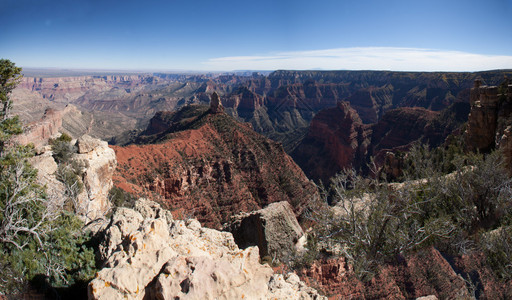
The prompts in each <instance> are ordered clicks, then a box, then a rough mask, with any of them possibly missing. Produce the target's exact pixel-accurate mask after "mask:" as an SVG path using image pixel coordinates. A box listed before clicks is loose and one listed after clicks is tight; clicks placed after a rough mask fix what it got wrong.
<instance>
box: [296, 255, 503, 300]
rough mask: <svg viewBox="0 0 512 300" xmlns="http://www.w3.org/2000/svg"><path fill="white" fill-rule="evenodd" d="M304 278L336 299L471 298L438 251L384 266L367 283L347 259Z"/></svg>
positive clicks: (324, 264) (317, 266)
mask: <svg viewBox="0 0 512 300" xmlns="http://www.w3.org/2000/svg"><path fill="white" fill-rule="evenodd" d="M300 276H301V278H302V280H304V281H305V282H307V283H308V284H309V285H310V286H314V287H315V288H317V289H318V290H321V291H323V292H324V293H326V294H327V295H329V296H330V297H332V298H334V299H415V298H418V297H422V296H427V295H436V296H437V297H438V298H439V299H469V297H470V293H469V291H468V290H467V287H466V283H465V281H464V279H463V278H462V277H461V276H460V275H459V274H457V273H456V272H455V270H454V269H453V268H452V266H451V265H450V264H449V263H448V261H447V260H446V259H445V258H444V257H443V256H442V255H441V253H439V251H437V250H436V249H434V248H430V249H426V250H422V251H419V252H417V253H415V254H411V255H408V256H407V257H406V258H405V259H404V261H402V262H401V263H396V264H388V265H384V266H382V268H381V270H380V271H379V272H378V274H377V275H376V276H375V277H374V278H373V279H372V280H371V281H369V282H366V283H363V282H361V281H359V280H357V278H356V277H355V276H354V273H353V270H352V269H351V268H350V266H349V265H348V264H347V263H346V262H345V260H344V259H343V258H339V259H329V260H324V261H317V262H315V263H313V265H312V266H311V267H310V268H307V269H303V270H302V271H301V273H300ZM503 290H504V289H501V290H500V291H496V294H493V295H496V296H498V297H497V298H489V299H498V298H502V296H503V295H504V294H503ZM505 290H506V289H505ZM505 295H506V294H505ZM500 296H501V297H500Z"/></svg>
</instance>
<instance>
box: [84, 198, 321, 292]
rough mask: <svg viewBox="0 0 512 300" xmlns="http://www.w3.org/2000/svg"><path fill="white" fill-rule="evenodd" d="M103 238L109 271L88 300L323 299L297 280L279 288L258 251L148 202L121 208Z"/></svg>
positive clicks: (92, 286)
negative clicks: (177, 299) (239, 244)
mask: <svg viewBox="0 0 512 300" xmlns="http://www.w3.org/2000/svg"><path fill="white" fill-rule="evenodd" d="M143 216H144V217H143ZM103 235H104V239H103V241H102V243H101V245H100V247H99V251H100V253H99V254H100V257H101V258H102V259H103V260H104V263H105V267H104V268H103V269H102V270H101V271H100V272H98V274H97V276H96V278H95V279H94V280H93V281H92V282H91V283H90V284H89V290H88V292H89V299H123V298H124V299H176V297H179V299H269V298H277V299H285V298H286V299H320V298H321V297H320V296H318V294H317V293H316V291H315V290H313V289H311V288H309V287H306V286H305V285H304V283H303V282H301V281H300V280H299V278H298V277H297V276H296V275H286V276H285V277H282V281H283V283H279V284H277V282H279V281H280V279H278V278H277V277H275V275H274V276H273V275H272V273H273V271H272V269H271V268H270V267H269V266H268V265H261V264H260V263H259V259H260V258H259V255H258V248H257V247H249V248H247V249H245V250H240V249H238V247H237V245H236V244H235V242H234V240H233V236H232V235H231V234H230V233H228V232H221V231H217V230H214V229H209V228H203V227H201V224H200V223H199V222H198V221H197V220H187V221H181V220H179V221H174V220H172V218H169V216H168V214H166V213H165V211H164V210H162V209H161V208H160V206H159V205H158V204H156V203H153V202H151V201H149V200H144V199H142V200H138V201H137V202H136V204H135V209H128V208H120V209H118V210H117V211H116V212H115V213H114V214H113V216H112V218H111V221H110V225H109V226H108V227H107V228H106V230H105V231H104V232H103ZM279 276H281V275H279ZM274 281H276V283H273V282H274ZM322 299H323V298H322Z"/></svg>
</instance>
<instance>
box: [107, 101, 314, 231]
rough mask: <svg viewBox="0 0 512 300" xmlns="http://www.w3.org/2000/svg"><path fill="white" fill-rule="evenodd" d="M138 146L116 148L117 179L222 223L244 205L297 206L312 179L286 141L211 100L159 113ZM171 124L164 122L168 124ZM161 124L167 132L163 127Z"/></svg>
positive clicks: (213, 222)
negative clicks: (213, 107) (213, 106)
mask: <svg viewBox="0 0 512 300" xmlns="http://www.w3.org/2000/svg"><path fill="white" fill-rule="evenodd" d="M157 117H158V118H159V120H158V121H154V122H153V121H152V122H150V124H152V126H154V125H156V127H148V129H147V130H146V132H145V133H146V134H142V135H140V136H138V137H137V138H136V139H135V141H136V143H137V144H138V145H128V146H125V147H114V150H115V151H116V154H117V159H118V161H119V167H118V169H117V175H116V176H115V181H116V186H118V187H120V188H122V189H124V190H126V191H128V192H131V193H134V194H138V193H143V192H146V193H148V192H149V194H152V195H153V197H155V199H158V198H159V197H161V200H159V201H161V203H164V204H165V205H166V206H167V207H169V208H171V209H173V210H177V211H181V212H183V213H185V214H190V215H194V216H195V217H196V218H198V220H199V221H200V222H202V223H203V224H205V225H208V226H212V227H217V228H218V227H220V226H221V224H222V223H224V222H226V221H227V220H228V218H229V217H230V216H231V215H233V214H236V213H239V212H241V211H246V212H247V211H252V210H257V209H260V208H262V207H265V206H266V205H268V204H270V203H272V202H278V201H288V202H289V203H290V204H291V205H292V207H293V208H294V210H295V212H296V213H300V211H301V209H302V206H303V204H304V203H306V202H307V201H308V200H309V199H310V198H311V197H313V195H314V194H315V193H316V188H315V186H314V185H313V184H312V183H311V182H310V181H309V180H308V179H307V177H306V176H305V175H304V173H303V172H302V170H301V169H300V168H299V167H298V166H297V165H296V164H295V163H294V162H293V160H292V159H291V158H290V157H289V156H288V155H287V154H286V153H285V152H284V150H283V148H282V146H281V145H279V144H277V143H276V142H273V141H271V140H269V139H267V138H265V137H263V136H261V135H259V134H257V133H255V132H254V131H253V130H252V128H251V127H250V125H247V124H243V123H239V122H237V121H235V120H234V119H233V118H232V117H229V116H228V115H226V114H223V113H218V114H211V113H209V112H208V107H206V106H187V107H185V108H183V109H182V110H180V111H178V112H176V113H166V114H163V113H162V114H158V116H157ZM163 124H167V128H166V127H165V126H163ZM162 130H163V131H162Z"/></svg>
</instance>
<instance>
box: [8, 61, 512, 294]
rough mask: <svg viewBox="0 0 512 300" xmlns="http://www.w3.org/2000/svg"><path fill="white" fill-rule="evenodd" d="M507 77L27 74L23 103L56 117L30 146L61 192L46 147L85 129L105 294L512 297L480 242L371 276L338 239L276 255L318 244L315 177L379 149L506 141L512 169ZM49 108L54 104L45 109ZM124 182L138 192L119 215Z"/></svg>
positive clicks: (416, 257)
mask: <svg viewBox="0 0 512 300" xmlns="http://www.w3.org/2000/svg"><path fill="white" fill-rule="evenodd" d="M506 74H509V72H507V71H503V72H499V71H496V72H481V73H405V72H402V73H399V72H365V71H361V72H359V71H358V72H348V71H347V72H343V71H340V72H316V71H315V72H313V71H311V72H309V71H303V72H300V71H276V72H273V73H271V74H269V75H268V76H262V75H260V74H251V75H249V76H219V77H202V76H194V77H192V79H191V77H186V78H181V77H171V76H169V77H168V76H164V75H162V74H161V75H158V76H156V75H137V76H88V77H80V78H75V79H65V78H46V79H40V80H35V79H34V80H33V79H29V78H26V79H25V81H24V82H23V83H22V84H21V85H20V87H19V88H18V90H17V91H16V93H14V95H15V96H17V97H20V101H19V103H17V106H16V107H15V110H17V111H18V112H24V110H27V109H28V108H29V107H30V106H31V105H33V107H34V109H35V110H34V113H33V114H34V116H36V115H40V116H42V118H41V120H40V121H38V122H32V123H31V124H30V125H29V126H27V128H26V132H25V134H23V135H20V136H19V137H17V139H18V140H17V142H19V143H23V144H26V143H33V144H34V146H35V148H36V152H37V154H38V155H36V156H35V157H34V159H33V160H32V163H33V164H34V166H35V167H36V168H38V169H39V180H40V183H42V184H46V185H47V187H48V188H49V191H50V192H51V193H53V194H58V193H59V191H61V190H63V189H64V187H62V186H61V185H62V184H61V183H59V182H58V180H57V179H56V178H55V172H56V168H57V165H56V163H55V161H54V159H53V157H52V155H53V154H52V153H51V151H50V150H51V149H49V147H48V146H47V144H48V142H49V140H50V139H51V138H55V137H57V136H58V135H59V134H60V133H59V132H64V133H67V134H69V135H71V136H72V137H74V138H75V139H74V140H73V141H72V144H73V145H76V151H75V152H74V153H73V156H72V157H73V160H76V161H80V162H83V165H84V166H85V167H84V170H83V173H82V175H81V176H82V177H81V178H80V180H81V182H83V183H84V186H85V189H84V191H83V192H82V195H81V196H80V197H79V199H80V200H79V202H80V203H81V204H80V207H81V208H80V209H79V210H78V212H77V214H78V215H80V217H81V218H82V219H83V220H85V222H86V223H88V225H87V226H88V227H87V228H89V229H92V231H93V232H94V234H95V235H96V238H97V239H98V240H99V241H100V246H99V250H98V252H97V255H99V257H100V258H101V259H100V260H101V263H102V266H101V271H99V272H98V275H97V277H96V278H95V279H94V280H93V281H92V282H91V283H90V284H89V298H90V299H108V298H112V297H121V296H126V297H128V298H133V299H142V298H143V297H144V296H147V297H163V298H165V299H167V298H170V297H183V298H187V297H189V298H197V297H221V298H222V297H224V298H230V297H242V296H244V297H260V298H265V297H271V296H272V297H276V298H278V299H285V298H292V299H295V298H297V299H298V298H300V299H309V298H312V299H323V298H322V296H320V295H319V294H318V292H317V291H316V290H314V289H313V288H311V287H314V288H316V289H317V290H318V291H320V292H321V293H324V294H326V295H331V296H334V297H353V298H361V299H365V298H396V299H409V298H419V297H422V296H428V295H436V296H437V297H439V298H441V299H443V298H457V297H458V298H467V297H470V296H471V293H475V291H476V292H477V293H480V294H481V295H485V296H486V297H488V298H493V297H501V296H503V295H509V294H510V293H511V291H510V289H509V288H508V287H509V285H508V281H499V280H497V279H496V277H495V276H494V275H493V273H492V270H490V269H489V266H488V265H487V264H486V262H485V259H486V258H485V257H484V256H483V254H482V253H481V252H474V253H472V254H468V255H462V256H449V255H447V254H445V253H442V252H441V251H440V250H438V249H436V248H435V247H430V248H425V249H421V250H419V251H416V252H414V253H409V254H407V255H405V256H403V257H400V261H399V263H389V264H384V265H383V266H382V268H381V269H380V273H379V274H378V275H376V276H375V277H374V278H372V280H371V281H370V282H364V281H361V280H359V279H357V278H356V276H355V274H354V272H353V271H354V270H353V269H352V267H351V266H350V264H348V263H347V261H345V259H344V258H343V257H337V258H335V257H331V256H330V254H329V253H331V252H330V251H332V249H328V248H326V249H322V250H321V252H322V251H323V252H322V253H323V254H322V255H324V257H323V259H317V260H315V261H313V262H312V263H311V264H310V265H306V266H305V267H303V268H299V269H295V273H296V274H294V273H293V272H292V273H288V272H283V274H276V270H277V269H278V268H275V269H274V270H273V269H272V268H271V267H269V265H267V264H262V262H263V261H264V260H269V257H270V262H268V264H271V263H273V262H274V261H279V262H281V263H282V262H284V261H286V260H287V259H289V257H290V256H293V255H296V253H301V252H300V251H307V247H308V245H307V244H306V242H305V241H306V239H307V237H308V235H309V234H311V236H313V235H314V234H312V233H311V232H310V231H308V228H307V227H306V226H307V224H308V222H310V220H309V221H308V219H307V208H308V204H309V202H311V200H312V199H318V197H320V196H321V195H320V193H319V192H318V189H317V186H316V184H315V183H314V182H313V181H312V180H310V179H313V180H315V181H317V182H320V181H321V182H324V183H327V182H329V179H330V178H331V176H333V175H335V174H336V173H337V172H339V171H340V170H342V169H344V168H355V169H356V170H358V171H360V172H361V174H368V163H369V162H370V158H372V157H373V158H375V162H376V163H377V165H378V167H382V166H383V165H384V162H385V161H386V160H388V158H389V157H390V156H389V155H390V153H391V154H393V153H400V152H406V151H407V150H408V149H409V147H411V145H412V144H414V143H417V142H421V143H426V144H429V145H430V146H431V147H437V146H439V145H442V144H443V143H444V142H445V140H446V138H447V137H449V136H450V135H453V134H455V135H462V136H463V137H464V138H465V141H466V143H467V146H468V149H469V150H478V151H481V152H489V151H490V150H493V149H501V150H502V151H504V154H505V159H506V163H507V164H508V166H510V164H511V163H510V162H511V161H512V158H511V157H512V155H510V153H512V148H511V147H512V146H511V145H512V142H510V141H511V139H510V134H511V132H512V129H511V126H512V125H511V124H512V123H511V122H512V115H511V113H512V109H511V107H512V105H511V103H512V98H511V95H512V90H511V86H512V85H509V84H508V82H507V81H503V76H504V75H506ZM189 79H190V80H191V81H190V82H186V83H184V82H180V80H181V81H186V80H189ZM475 79H477V80H476V81H475ZM482 81H485V82H486V83H487V84H489V85H492V84H498V85H499V86H498V87H494V86H485V85H483V84H482V83H481V82H482ZM501 82H503V83H502V84H500V83H501ZM471 86H472V88H471ZM23 97H27V98H23ZM30 97H33V98H30ZM29 98H30V99H32V100H30V99H29ZM30 101H34V103H33V104H31V102H30ZM206 103H210V106H207V105H204V104H206ZM45 105H48V106H50V107H51V108H49V109H48V108H45V109H44V110H43V109H40V108H42V107H45ZM26 118H28V114H26ZM31 118H32V117H31ZM120 119H122V120H123V121H122V122H120V123H117V124H116V122H118V121H119V120H120ZM466 121H467V122H468V123H467V127H464V123H465V122H466ZM89 134H90V135H91V136H96V137H98V136H99V137H103V138H105V139H109V140H110V142H111V143H113V144H116V145H110V146H107V144H106V142H102V141H100V140H97V139H95V138H93V137H91V136H89ZM113 185H114V186H115V187H116V188H117V189H119V190H121V191H123V193H126V194H130V195H131V197H134V198H139V200H136V201H134V203H120V204H121V205H126V206H130V207H129V208H128V207H117V208H114V209H113V211H111V208H112V205H113V204H112V203H111V202H110V201H111V200H112V198H111V196H112V195H109V194H108V192H109V190H110V188H111V187H112V186H113ZM141 197H144V198H148V199H150V200H148V199H143V198H141ZM118 204H119V203H118ZM177 219H183V221H181V220H177ZM297 220H298V221H297ZM299 224H300V225H299ZM301 225H302V226H303V228H301ZM215 229H224V230H228V231H230V232H231V233H227V232H221V231H217V230H215ZM254 235H256V236H257V238H256V239H253V238H252V237H254ZM278 237H280V238H278ZM285 237H286V238H285ZM276 239H279V240H278V241H276ZM254 246H257V247H254ZM148 261H149V263H148ZM281 267H283V265H281ZM244 268H245V269H244ZM199 269H200V270H201V272H199ZM240 270H242V271H240ZM279 272H282V271H279ZM475 274H476V275H475ZM174 275H176V276H177V277H176V278H174ZM469 276H471V278H469ZM475 276H476V277H475ZM205 278H207V279H208V280H206V279H205ZM468 278H469V279H468ZM475 278H476V279H475ZM470 281H471V284H476V285H479V286H478V287H476V288H475V289H476V290H471V289H470V287H471V286H470V284H469V283H468V282H470ZM206 286H207V287H206ZM256 286H258V287H263V288H259V289H257V288H255V287H256ZM240 287H243V288H240ZM436 296H433V297H436Z"/></svg>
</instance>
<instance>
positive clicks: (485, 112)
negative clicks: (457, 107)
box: [466, 80, 512, 152]
mask: <svg viewBox="0 0 512 300" xmlns="http://www.w3.org/2000/svg"><path fill="white" fill-rule="evenodd" d="M470 104H471V112H470V114H469V117H468V127H467V130H466V139H467V143H468V147H469V148H470V150H475V151H476V150H478V151H480V152H488V151H490V150H492V149H495V148H496V147H497V146H499V144H500V142H501V140H503V139H504V138H505V139H506V137H507V136H508V131H507V127H508V126H509V125H510V123H511V122H512V120H510V119H511V115H512V85H509V84H508V80H506V81H504V82H503V83H502V84H501V85H500V87H497V86H485V85H482V83H481V81H480V80H475V84H474V87H473V88H472V89H471V95H470ZM505 144H506V142H505Z"/></svg>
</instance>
